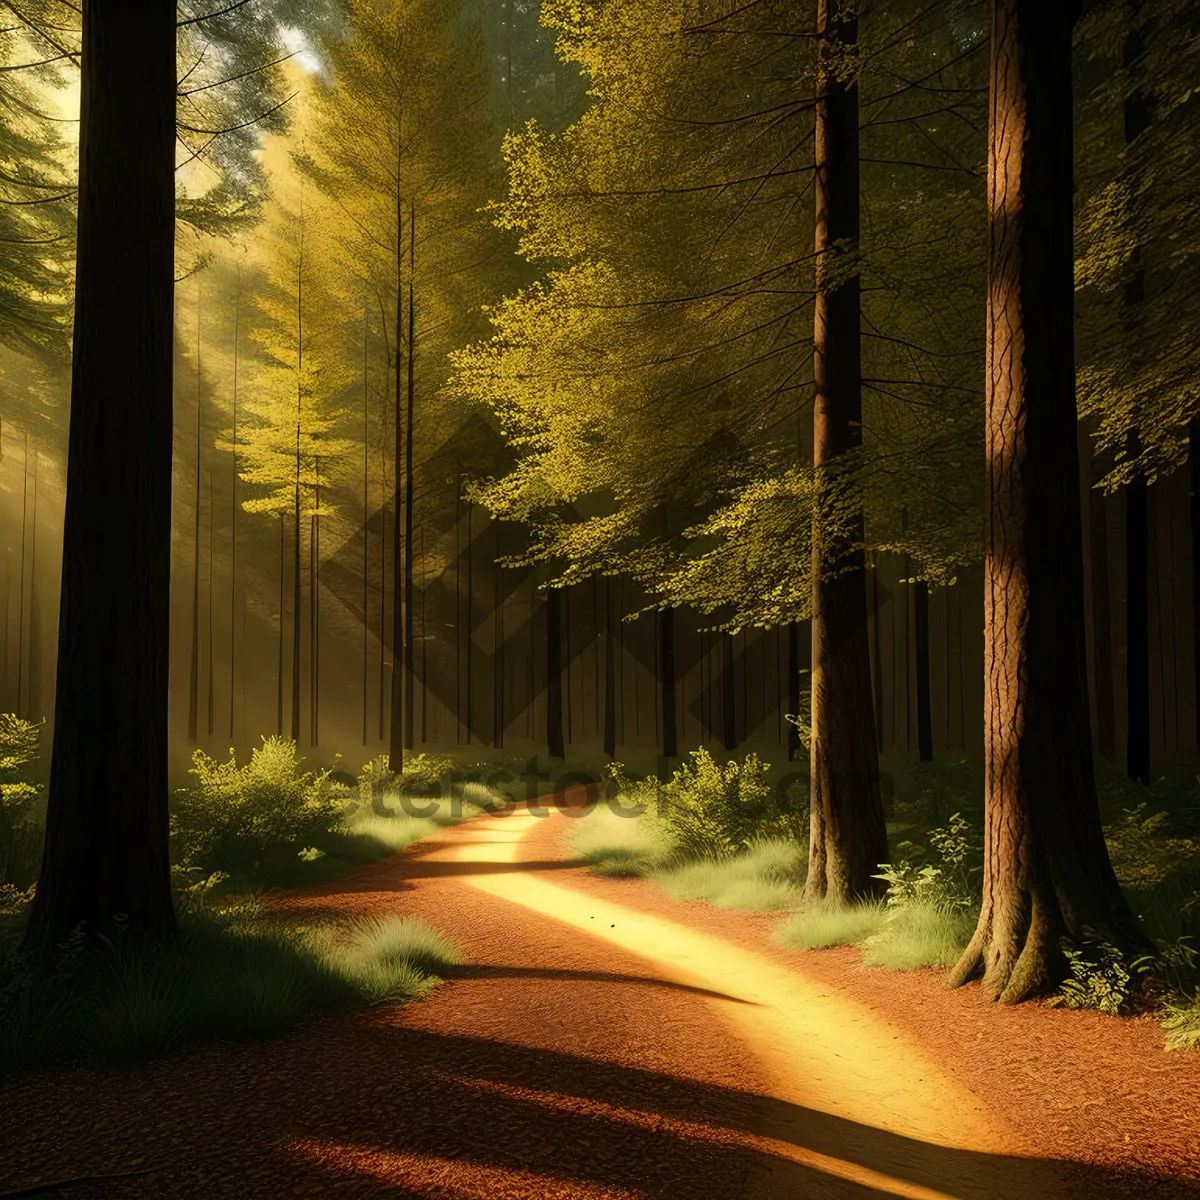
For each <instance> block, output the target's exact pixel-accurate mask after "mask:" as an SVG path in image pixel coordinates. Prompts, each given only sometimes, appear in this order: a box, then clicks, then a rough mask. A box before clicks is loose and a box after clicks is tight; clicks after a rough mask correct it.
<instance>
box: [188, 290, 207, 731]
mask: <svg viewBox="0 0 1200 1200" xmlns="http://www.w3.org/2000/svg"><path fill="white" fill-rule="evenodd" d="M202 316H203V311H202V309H201V305H200V276H199V275H197V276H196V495H195V500H196V510H195V518H196V519H195V522H194V527H193V532H192V653H191V658H190V659H189V660H188V740H189V741H192V742H194V741H195V740H196V738H197V736H198V734H199V729H200V462H201V457H202V456H201V453H200V449H201V446H200V423H201V418H202V416H203V414H204V409H203V407H202V405H201V400H200V322H201V319H202Z"/></svg>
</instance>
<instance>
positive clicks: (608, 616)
mask: <svg viewBox="0 0 1200 1200" xmlns="http://www.w3.org/2000/svg"><path fill="white" fill-rule="evenodd" d="M604 753H605V754H607V755H608V757H609V758H616V757H617V652H616V644H615V642H614V639H613V630H612V583H611V580H609V579H605V581H604Z"/></svg>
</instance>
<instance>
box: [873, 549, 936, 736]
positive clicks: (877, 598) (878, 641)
mask: <svg viewBox="0 0 1200 1200" xmlns="http://www.w3.org/2000/svg"><path fill="white" fill-rule="evenodd" d="M882 592H883V589H882V588H881V587H880V586H879V552H878V551H876V552H875V554H874V556H873V559H872V562H871V698H872V700H874V702H875V742H876V745H877V746H879V747H881V746H882V745H883V637H882V635H881V633H880V628H879V626H880V621H879V612H880V609H881V608H882V607H883V596H882ZM949 703H950V701H949V697H947V700H946V704H947V707H949Z"/></svg>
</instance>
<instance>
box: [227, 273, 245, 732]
mask: <svg viewBox="0 0 1200 1200" xmlns="http://www.w3.org/2000/svg"><path fill="white" fill-rule="evenodd" d="M241 314H242V277H241V273H240V271H239V273H238V288H237V294H236V295H235V296H234V299H233V439H232V441H233V467H232V471H231V473H230V477H229V739H230V741H232V740H233V709H234V705H233V696H234V680H235V678H236V676H235V668H236V663H237V511H238V360H239V358H240V357H241V354H240V350H241V346H240V333H241ZM242 644H243V647H244V646H245V642H244V641H243V643H242Z"/></svg>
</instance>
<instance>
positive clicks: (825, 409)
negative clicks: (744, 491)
mask: <svg viewBox="0 0 1200 1200" xmlns="http://www.w3.org/2000/svg"><path fill="white" fill-rule="evenodd" d="M853 12H854V10H853V7H852V6H849V5H847V4H846V3H845V2H844V0H819V3H818V5H817V21H818V29H819V32H820V34H821V39H822V40H821V45H820V47H819V50H818V54H819V57H820V63H819V67H818V80H817V106H816V139H815V141H816V177H815V194H816V214H815V230H816V236H815V251H816V254H817V258H818V274H819V275H821V274H823V273H826V272H831V273H832V274H834V276H835V282H834V283H832V284H830V285H822V283H821V281H820V279H818V284H817V295H816V301H815V320H814V330H813V374H814V377H815V381H816V396H815V401H814V405H813V414H814V415H813V463H814V466H815V468H816V470H817V472H818V473H819V475H820V476H821V477H822V480H823V486H824V487H826V488H827V489H831V490H832V489H836V490H837V491H838V492H839V493H840V494H841V496H842V499H843V502H845V500H846V499H847V498H848V497H846V494H845V490H844V489H845V487H846V483H845V481H844V480H842V479H839V478H838V477H837V476H838V472H839V469H840V465H841V460H842V459H843V458H844V456H845V455H847V454H848V453H850V452H852V451H854V450H855V449H857V447H858V446H860V445H861V444H862V424H861V422H862V367H861V347H860V330H859V321H860V316H859V278H858V275H857V273H854V274H852V275H850V276H849V277H848V278H841V276H842V275H843V272H842V271H840V270H838V269H837V267H836V266H833V267H832V269H831V265H830V262H829V261H828V260H830V259H832V258H836V257H838V256H839V254H841V253H842V249H841V248H842V247H849V252H850V253H857V249H858V235H859V211H858V204H859V197H858V191H859V172H858V167H859V164H858V84H857V82H856V81H855V80H853V79H850V78H847V77H846V76H845V74H844V73H843V72H844V71H845V65H844V58H845V56H846V55H847V54H848V53H852V52H853V48H854V46H855V45H856V42H857V38H858V25H857V21H856V19H855V18H854V15H853ZM849 499H850V501H851V503H857V501H856V500H855V499H854V498H853V496H851V497H849ZM822 525H823V522H822V520H821V517H820V516H819V515H818V516H817V518H816V519H815V520H814V528H813V563H812V580H813V582H812V741H811V746H810V751H809V763H810V776H811V788H810V794H811V805H812V807H811V814H812V816H811V833H810V839H809V862H808V880H807V883H806V884H805V895H806V896H807V897H808V898H810V899H814V900H818V899H825V898H828V899H830V900H834V901H846V900H850V899H853V898H855V897H859V896H868V895H875V894H878V892H879V891H880V888H881V886H882V885H881V883H880V881H879V880H877V879H874V878H872V877H873V876H874V875H875V874H876V873H877V872H878V869H879V864H880V863H882V862H885V861H886V860H887V856H888V855H887V832H886V830H885V827H884V815H883V804H882V801H881V798H880V793H879V763H878V752H877V749H876V741H875V718H874V711H873V707H872V699H871V656H870V648H869V644H868V640H867V592H866V580H865V578H864V574H863V572H864V569H865V565H864V560H863V551H862V549H861V541H862V512H861V506H859V508H858V516H857V519H856V520H855V521H853V522H852V523H851V527H850V529H849V530H848V531H846V533H845V534H844V535H841V536H839V535H833V534H832V533H831V531H830V530H828V529H825V528H822Z"/></svg>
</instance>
